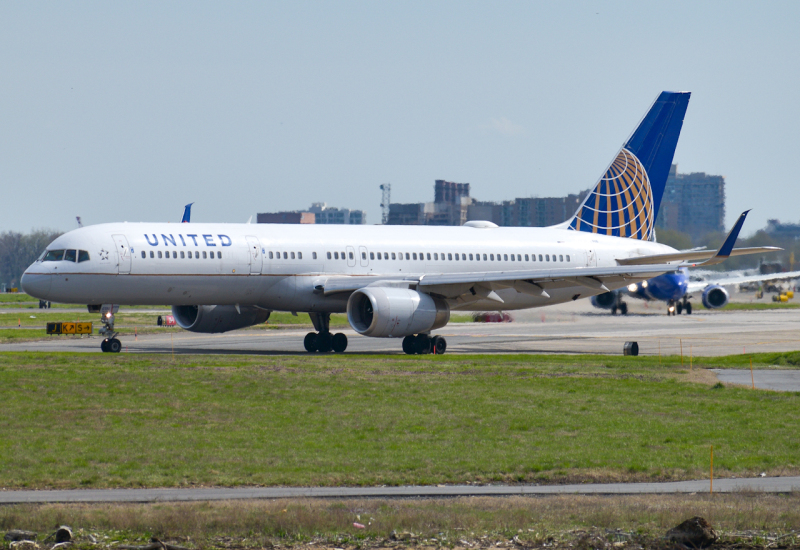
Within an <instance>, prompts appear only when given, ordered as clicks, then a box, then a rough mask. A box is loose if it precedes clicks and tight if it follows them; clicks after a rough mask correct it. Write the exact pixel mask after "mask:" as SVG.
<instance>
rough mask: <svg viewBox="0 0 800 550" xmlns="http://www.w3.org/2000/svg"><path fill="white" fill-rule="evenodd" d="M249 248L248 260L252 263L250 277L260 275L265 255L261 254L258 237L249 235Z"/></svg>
mask: <svg viewBox="0 0 800 550" xmlns="http://www.w3.org/2000/svg"><path fill="white" fill-rule="evenodd" d="M247 248H248V257H247V260H248V262H249V263H250V275H260V274H261V266H262V264H263V261H264V255H263V254H262V253H261V243H260V242H259V241H258V237H254V236H253V235H248V236H247Z"/></svg>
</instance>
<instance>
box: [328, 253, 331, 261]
mask: <svg viewBox="0 0 800 550" xmlns="http://www.w3.org/2000/svg"><path fill="white" fill-rule="evenodd" d="M328 259H329V260H330V259H331V253H330V252H328Z"/></svg>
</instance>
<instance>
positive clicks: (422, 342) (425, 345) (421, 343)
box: [414, 334, 431, 355]
mask: <svg viewBox="0 0 800 550" xmlns="http://www.w3.org/2000/svg"><path fill="white" fill-rule="evenodd" d="M414 352H415V353H417V354H419V355H425V354H428V353H430V352H431V337H430V336H428V335H427V334H417V336H416V338H414Z"/></svg>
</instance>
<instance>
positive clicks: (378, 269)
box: [22, 92, 775, 353]
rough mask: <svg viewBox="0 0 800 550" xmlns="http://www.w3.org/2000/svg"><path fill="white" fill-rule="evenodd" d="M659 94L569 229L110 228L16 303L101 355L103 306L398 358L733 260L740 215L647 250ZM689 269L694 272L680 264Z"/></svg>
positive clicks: (658, 149) (670, 137) (668, 144)
mask: <svg viewBox="0 0 800 550" xmlns="http://www.w3.org/2000/svg"><path fill="white" fill-rule="evenodd" d="M689 95H690V94H689V93H688V92H663V93H661V94H660V95H659V96H658V98H657V99H656V101H655V102H654V104H653V105H652V107H651V108H650V110H649V111H648V112H647V114H646V115H645V117H644V119H642V121H641V123H640V124H639V125H638V127H637V128H636V130H635V131H634V132H633V134H632V135H631V137H630V138H629V139H628V140H627V141H626V142H625V144H624V145H623V146H622V148H621V149H620V151H619V153H617V155H616V156H615V158H614V159H613V160H612V162H611V164H610V166H609V167H608V169H607V170H606V171H605V173H604V174H603V176H602V177H601V178H600V180H599V182H598V183H597V185H596V186H595V188H594V190H593V191H592V192H591V193H590V194H589V195H588V196H587V198H586V200H585V201H584V202H583V204H582V205H581V206H580V208H579V209H578V212H577V213H576V214H575V215H574V216H573V217H572V218H571V219H570V220H568V221H567V222H564V223H563V224H560V225H557V226H554V227H547V228H519V227H502V228H501V227H497V226H496V225H494V224H492V223H489V222H469V223H467V224H465V226H462V227H430V226H417V227H409V226H402V227H398V226H370V227H364V226H346V225H344V226H335V225H324V226H321V225H277V224H263V225H248V224H205V223H202V224H201V223H190V224H187V225H179V226H176V225H175V224H163V223H138V224H136V223H131V224H128V223H112V224H101V225H93V226H91V227H85V228H82V229H77V230H75V231H71V232H69V233H66V234H64V235H62V236H60V237H59V238H57V239H56V240H55V241H53V243H51V244H50V245H49V246H48V247H47V250H45V251H44V252H43V253H42V255H41V257H40V258H39V260H37V261H36V262H35V263H34V264H33V265H31V266H30V267H29V268H28V270H27V271H26V272H25V274H24V276H23V278H22V286H23V288H24V289H25V291H26V292H28V293H29V294H30V295H32V296H35V297H38V298H41V299H45V300H50V301H55V302H68V303H85V304H89V305H90V306H94V307H95V308H97V307H98V306H102V307H101V311H104V312H105V313H104V314H103V322H104V323H105V325H106V326H105V327H104V328H103V330H102V333H103V334H106V335H108V338H106V339H105V340H104V341H103V343H102V346H101V347H102V349H103V350H104V351H113V352H117V351H119V350H120V349H121V343H120V341H119V340H118V339H117V338H116V334H115V332H114V311H115V307H116V306H115V305H116V304H164V303H166V304H170V305H172V306H173V313H174V315H175V318H176V320H177V322H178V324H179V325H180V326H181V327H183V328H184V329H187V330H190V331H195V332H224V331H228V330H233V329H237V328H242V327H247V326H251V325H254V324H257V323H263V322H264V321H265V320H266V319H267V318H268V317H269V314H270V311H273V310H281V311H292V312H307V313H309V315H310V317H311V320H312V322H313V323H314V327H315V329H316V330H317V332H316V333H314V332H312V333H309V334H308V335H306V337H305V340H304V345H305V348H306V349H307V350H308V351H310V352H311V351H320V352H327V351H330V350H333V351H336V352H342V351H344V350H345V348H346V347H347V337H346V336H345V335H344V334H341V333H340V334H335V335H332V334H331V333H330V330H329V319H330V314H331V313H334V312H345V311H346V312H347V318H348V321H349V323H350V326H351V327H352V328H353V329H354V330H355V331H356V332H358V333H359V334H362V335H364V336H372V337H402V338H403V350H404V351H406V353H432V352H433V353H444V352H445V350H446V342H445V340H444V338H442V337H441V336H432V335H431V331H434V330H436V329H439V328H441V327H443V326H445V325H446V324H447V322H448V321H449V319H450V311H451V310H455V309H468V310H485V311H488V310H497V309H498V307H499V306H500V305H501V304H502V309H504V310H513V309H524V308H533V307H542V306H546V305H549V304H557V303H561V302H568V301H570V300H577V299H579V298H586V297H589V296H593V295H596V294H600V293H603V292H608V291H609V290H614V289H617V288H622V287H626V286H628V285H629V284H632V283H638V282H641V281H645V280H647V279H650V278H652V277H655V276H657V275H660V274H662V273H666V272H675V271H677V270H679V269H680V268H681V267H683V266H685V265H689V264H687V262H695V263H696V262H702V264H700V265H712V264H716V263H719V262H721V261H723V260H724V259H725V258H727V257H729V256H732V255H739V254H751V253H763V252H767V251H771V250H775V248H772V247H766V248H754V249H737V250H734V249H733V243H734V242H735V241H736V237H737V236H738V234H739V231H740V229H741V227H742V224H743V223H744V219H745V216H746V214H747V213H746V212H745V213H744V214H742V215H741V217H740V218H739V220H738V221H737V223H736V225H735V226H734V228H733V229H732V230H731V233H730V234H729V235H728V238H727V239H726V240H725V243H724V244H723V245H722V247H720V249H719V250H717V251H708V250H706V251H690V252H679V251H677V250H675V249H673V248H670V247H668V246H665V245H662V244H658V243H655V242H652V238H653V235H654V229H653V222H654V221H655V219H656V215H657V214H658V209H659V205H660V203H661V197H662V195H663V193H664V187H665V185H666V180H667V174H668V172H669V168H670V165H671V163H672V158H673V154H674V152H675V146H676V144H677V142H678V137H679V135H680V130H681V126H682V124H683V117H684V115H685V112H686V107H687V105H688V103H689ZM692 265H694V264H692Z"/></svg>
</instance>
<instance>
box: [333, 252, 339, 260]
mask: <svg viewBox="0 0 800 550" xmlns="http://www.w3.org/2000/svg"><path fill="white" fill-rule="evenodd" d="M333 259H334V260H338V259H339V253H338V252H334V253H333Z"/></svg>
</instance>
